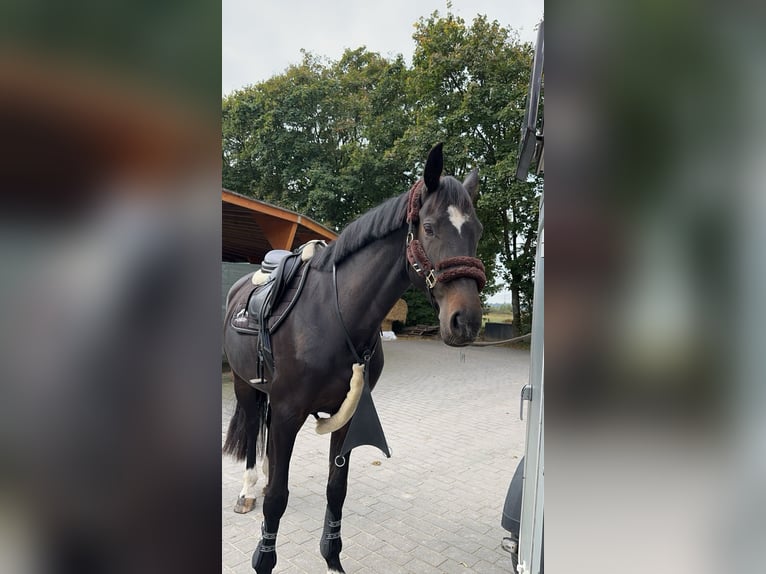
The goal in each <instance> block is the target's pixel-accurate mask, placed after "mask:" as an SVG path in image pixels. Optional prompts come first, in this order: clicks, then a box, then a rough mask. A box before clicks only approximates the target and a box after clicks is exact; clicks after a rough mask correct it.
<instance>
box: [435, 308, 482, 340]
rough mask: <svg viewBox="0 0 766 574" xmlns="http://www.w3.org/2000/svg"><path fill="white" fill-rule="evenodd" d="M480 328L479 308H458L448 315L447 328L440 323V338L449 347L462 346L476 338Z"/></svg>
mask: <svg viewBox="0 0 766 574" xmlns="http://www.w3.org/2000/svg"><path fill="white" fill-rule="evenodd" d="M480 328H481V308H479V309H478V310H476V309H472V308H466V309H458V310H456V311H454V312H453V313H452V314H451V315H450V317H449V322H448V325H447V328H446V329H445V325H444V324H442V328H441V333H442V340H443V341H444V343H445V344H447V345H449V346H451V347H464V346H465V345H470V344H471V343H473V341H474V340H475V339H476V336H477V335H478V334H479V329H480Z"/></svg>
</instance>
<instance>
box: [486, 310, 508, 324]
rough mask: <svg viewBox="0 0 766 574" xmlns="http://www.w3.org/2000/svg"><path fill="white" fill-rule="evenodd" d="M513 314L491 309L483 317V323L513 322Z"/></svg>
mask: <svg viewBox="0 0 766 574" xmlns="http://www.w3.org/2000/svg"><path fill="white" fill-rule="evenodd" d="M512 320H513V315H511V314H510V313H500V312H497V311H490V312H489V313H487V314H486V315H484V316H483V317H482V321H481V324H482V326H484V323H487V322H490V323H511V322H513V321H512Z"/></svg>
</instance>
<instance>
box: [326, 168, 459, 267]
mask: <svg viewBox="0 0 766 574" xmlns="http://www.w3.org/2000/svg"><path fill="white" fill-rule="evenodd" d="M408 195H409V192H407V193H403V194H401V195H399V196H397V197H392V198H391V199H388V200H386V201H385V202H384V203H382V204H380V205H379V206H377V207H374V208H373V209H371V210H370V211H367V212H366V213H363V214H362V215H360V216H359V217H358V218H357V219H355V220H354V221H352V222H351V223H349V224H348V225H347V226H346V228H345V229H344V230H343V231H342V232H341V234H340V235H339V236H338V238H337V239H336V240H334V241H332V242H330V244H329V245H328V246H327V248H326V249H323V250H321V251H320V252H319V253H317V254H316V255H315V256H314V257H313V259H312V260H311V266H312V267H313V268H314V269H319V270H321V271H328V270H330V269H332V266H333V264H334V263H340V262H341V261H343V260H344V259H346V258H347V257H349V256H350V255H353V254H354V253H356V252H357V251H359V250H360V249H362V248H363V247H364V246H366V245H368V244H370V243H372V242H373V241H376V240H378V239H382V238H384V237H386V236H387V235H389V234H391V233H393V232H394V231H396V230H397V229H401V228H402V227H403V226H404V225H406V223H407V221H406V219H407V198H408ZM432 196H435V197H436V198H438V200H439V202H440V203H443V204H445V205H455V206H457V207H459V208H460V209H462V210H467V209H469V208H470V206H471V198H470V197H469V196H468V194H467V193H466V192H465V188H464V187H463V186H462V184H461V183H460V182H459V181H458V180H457V179H455V178H454V177H452V176H444V177H442V178H441V182H440V185H439V189H438V191H437V192H435V193H432V194H429V196H428V197H429V198H431V197H432Z"/></svg>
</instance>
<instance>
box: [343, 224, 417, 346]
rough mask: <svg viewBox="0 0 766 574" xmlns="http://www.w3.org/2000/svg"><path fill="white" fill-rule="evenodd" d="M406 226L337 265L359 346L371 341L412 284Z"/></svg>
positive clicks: (346, 314) (346, 318)
mask: <svg viewBox="0 0 766 574" xmlns="http://www.w3.org/2000/svg"><path fill="white" fill-rule="evenodd" d="M405 238H406V228H405V227H402V229H400V230H397V231H394V232H393V233H391V234H390V235H388V236H387V237H384V238H383V239H378V240H376V241H374V242H372V243H370V244H369V245H367V246H365V247H363V248H362V249H360V250H359V251H357V252H356V253H354V254H353V255H351V256H350V257H349V258H348V259H347V260H346V261H344V262H343V263H342V265H341V266H340V267H338V296H339V301H340V308H341V312H342V314H343V323H344V324H345V325H346V329H348V331H349V333H350V334H351V336H352V338H353V339H354V343H355V344H356V345H357V346H360V345H366V344H368V343H369V344H371V343H370V342H371V341H373V340H374V337H375V334H376V333H377V332H378V331H379V330H380V326H381V323H382V322H383V319H385V317H386V315H387V314H388V312H389V311H390V310H391V308H392V307H393V306H394V304H395V303H396V301H397V300H398V299H399V298H400V297H401V296H402V295H403V294H404V292H405V291H406V290H407V287H408V286H409V285H410V279H409V276H408V275H407V270H406V265H405Z"/></svg>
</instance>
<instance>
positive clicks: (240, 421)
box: [224, 373, 268, 514]
mask: <svg viewBox="0 0 766 574" xmlns="http://www.w3.org/2000/svg"><path fill="white" fill-rule="evenodd" d="M232 376H233V378H234V392H235V394H236V396H237V410H236V411H235V413H234V417H232V422H231V424H230V426H229V436H228V437H227V441H226V442H227V445H229V446H228V449H227V448H226V447H225V448H224V450H227V451H228V452H230V453H231V454H234V455H235V456H237V458H239V459H241V458H243V457H244V458H245V472H244V475H243V477H242V490H241V491H240V493H239V497H238V498H237V502H236V504H235V505H234V512H237V513H239V514H245V513H246V512H250V511H251V510H253V509H254V508H255V500H256V483H257V482H258V469H257V467H256V466H255V462H256V455H257V454H258V451H261V450H262V448H261V449H259V448H257V446H258V444H259V439H260V441H261V442H263V438H264V436H263V434H264V433H265V432H266V429H265V425H266V408H267V401H268V398H267V396H266V395H265V394H263V393H261V392H260V391H256V390H255V389H253V388H252V387H250V385H249V384H248V383H247V382H246V381H245V380H244V379H242V378H240V377H238V376H237V375H236V374H234V373H232ZM264 460H265V457H264Z"/></svg>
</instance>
